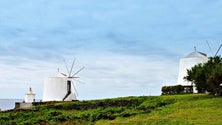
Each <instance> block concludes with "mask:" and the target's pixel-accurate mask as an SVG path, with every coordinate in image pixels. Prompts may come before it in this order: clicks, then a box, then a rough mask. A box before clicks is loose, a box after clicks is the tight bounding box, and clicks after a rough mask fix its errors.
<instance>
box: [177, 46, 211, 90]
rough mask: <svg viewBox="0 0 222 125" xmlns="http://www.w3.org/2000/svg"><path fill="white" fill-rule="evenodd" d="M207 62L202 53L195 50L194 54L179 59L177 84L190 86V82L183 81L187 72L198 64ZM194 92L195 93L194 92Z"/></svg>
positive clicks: (205, 56)
mask: <svg viewBox="0 0 222 125" xmlns="http://www.w3.org/2000/svg"><path fill="white" fill-rule="evenodd" d="M207 61H208V58H207V55H206V54H204V53H202V52H197V51H196V49H195V51H194V52H192V53H190V54H189V55H187V56H186V57H184V58H181V59H180V64H179V74H178V82H177V84H180V85H184V86H187V85H192V83H191V82H188V81H185V80H184V77H185V76H187V70H188V69H191V68H192V67H193V66H195V65H197V64H199V63H205V62H207ZM194 92H196V91H195V90H194Z"/></svg>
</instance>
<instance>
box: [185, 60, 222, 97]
mask: <svg viewBox="0 0 222 125" xmlns="http://www.w3.org/2000/svg"><path fill="white" fill-rule="evenodd" d="M184 79H185V80H187V81H189V82H192V83H193V84H194V85H195V86H196V89H197V91H198V93H205V92H206V91H207V92H209V93H211V94H215V95H221V86H220V85H221V83H222V58H221V57H220V56H216V57H210V58H209V60H208V62H207V63H204V64H198V65H195V66H194V67H192V68H191V69H190V70H187V76H186V77H184Z"/></svg>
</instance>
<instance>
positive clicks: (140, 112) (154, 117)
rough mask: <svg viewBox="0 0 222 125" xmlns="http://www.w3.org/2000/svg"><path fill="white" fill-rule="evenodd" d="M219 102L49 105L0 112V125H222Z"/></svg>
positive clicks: (164, 99)
mask: <svg viewBox="0 0 222 125" xmlns="http://www.w3.org/2000/svg"><path fill="white" fill-rule="evenodd" d="M221 117H222V98H219V97H213V96H210V95H204V94H190V95H170V96H140V97H123V98H114V99H103V100H92V101H75V102H49V103H47V104H44V105H39V106H36V107H32V108H29V109H18V110H10V111H5V112H0V124H27V125H28V124H98V125H100V124H101V125H104V124H132V125H135V124H138V125H141V124H147V125H152V124H153V125H156V124H169V125H172V124H181V125H189V124H190V125H193V124H201V125H204V124H206V125H209V124H213V125H217V124H218V125H219V124H222V118H221Z"/></svg>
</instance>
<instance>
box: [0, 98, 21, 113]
mask: <svg viewBox="0 0 222 125" xmlns="http://www.w3.org/2000/svg"><path fill="white" fill-rule="evenodd" d="M22 101H23V99H0V109H1V111H4V110H9V109H14V108H15V102H22Z"/></svg>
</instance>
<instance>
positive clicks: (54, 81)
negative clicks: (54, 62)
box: [42, 59, 84, 101]
mask: <svg viewBox="0 0 222 125" xmlns="http://www.w3.org/2000/svg"><path fill="white" fill-rule="evenodd" d="M64 63H65V66H66V70H67V72H68V75H66V74H64V73H60V72H59V71H58V73H56V74H54V75H52V76H51V77H49V78H47V79H46V80H45V81H44V89H43V99H42V101H72V100H77V99H76V96H77V91H76V89H75V86H74V84H73V80H75V81H78V82H80V81H79V80H77V78H79V77H77V76H76V75H77V74H78V73H79V72H80V71H82V70H83V69H84V67H82V68H81V69H79V70H78V71H77V72H74V73H73V71H72V70H73V66H74V63H75V59H74V60H73V63H72V66H71V68H70V70H69V69H68V66H67V65H66V62H65V61H64ZM72 90H75V92H72Z"/></svg>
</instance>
